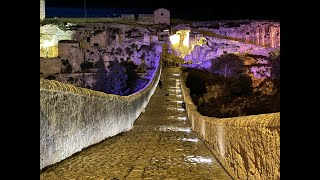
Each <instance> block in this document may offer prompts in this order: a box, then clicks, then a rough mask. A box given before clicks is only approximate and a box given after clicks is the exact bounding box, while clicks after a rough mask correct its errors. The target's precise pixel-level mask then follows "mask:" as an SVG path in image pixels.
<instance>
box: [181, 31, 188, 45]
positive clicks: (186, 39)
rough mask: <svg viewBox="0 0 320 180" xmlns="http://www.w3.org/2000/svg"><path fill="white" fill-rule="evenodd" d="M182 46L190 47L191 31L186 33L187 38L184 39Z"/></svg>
mask: <svg viewBox="0 0 320 180" xmlns="http://www.w3.org/2000/svg"><path fill="white" fill-rule="evenodd" d="M182 44H183V45H184V46H187V47H189V31H187V32H186V36H185V37H184V40H183V42H182Z"/></svg>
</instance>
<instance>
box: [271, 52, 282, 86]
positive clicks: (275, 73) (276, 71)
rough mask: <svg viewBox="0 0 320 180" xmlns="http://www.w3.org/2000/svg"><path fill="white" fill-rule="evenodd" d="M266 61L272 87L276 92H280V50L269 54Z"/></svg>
mask: <svg viewBox="0 0 320 180" xmlns="http://www.w3.org/2000/svg"><path fill="white" fill-rule="evenodd" d="M268 60H269V63H270V66H271V77H272V79H273V82H274V85H275V87H276V89H277V90H280V50H278V51H273V52H271V53H270V56H269V57H268Z"/></svg>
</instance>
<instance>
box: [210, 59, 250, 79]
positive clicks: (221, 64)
mask: <svg viewBox="0 0 320 180" xmlns="http://www.w3.org/2000/svg"><path fill="white" fill-rule="evenodd" d="M209 71H210V72H211V73H213V74H218V75H221V76H225V77H239V76H241V74H243V72H244V68H243V60H241V59H240V57H238V56H237V55H234V54H226V55H222V56H220V57H218V58H216V59H213V60H212V61H211V68H210V70H209Z"/></svg>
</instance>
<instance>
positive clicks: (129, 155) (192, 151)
mask: <svg viewBox="0 0 320 180" xmlns="http://www.w3.org/2000/svg"><path fill="white" fill-rule="evenodd" d="M178 73H179V69H178V68H163V71H162V75H161V81H162V82H163V87H162V89H160V88H159V87H157V89H156V91H155V93H154V95H153V96H152V97H151V99H150V102H149V104H148V105H147V107H146V111H145V112H144V113H142V114H141V115H140V116H139V118H138V119H137V120H136V122H135V124H134V127H133V128H132V129H131V130H130V131H128V132H125V133H121V134H119V135H117V136H114V137H111V138H108V139H107V140H106V141H103V142H101V143H99V144H97V145H94V146H92V147H90V148H87V149H85V150H83V151H81V152H80V153H78V154H77V155H74V156H72V157H70V158H68V159H66V160H64V161H62V162H60V163H58V164H56V165H53V166H52V167H50V168H48V169H47V170H46V171H44V172H42V173H41V174H40V179H42V180H43V179H50V180H51V179H113V180H116V179H168V180H169V179H171V180H172V179H231V178H230V176H229V175H228V174H227V173H226V171H225V170H224V169H223V168H222V167H221V165H220V164H219V163H218V162H217V160H216V159H215V158H214V156H213V155H212V154H211V152H210V151H209V149H208V148H207V147H206V146H205V145H204V144H203V142H202V141H201V140H199V139H198V138H197V136H196V135H195V134H194V133H193V132H192V131H191V129H190V123H189V121H188V119H187V118H186V112H185V111H184V110H183V108H181V107H182V106H181V102H182V96H181V89H180V80H179V74H178Z"/></svg>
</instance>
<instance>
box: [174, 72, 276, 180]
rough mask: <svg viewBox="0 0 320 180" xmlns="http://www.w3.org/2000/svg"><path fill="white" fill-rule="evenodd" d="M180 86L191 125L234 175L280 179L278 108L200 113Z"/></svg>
mask: <svg viewBox="0 0 320 180" xmlns="http://www.w3.org/2000/svg"><path fill="white" fill-rule="evenodd" d="M180 77H181V87H182V93H183V97H184V101H185V103H186V109H187V113H188V118H189V121H190V122H191V124H192V129H193V130H194V131H195V132H196V133H197V134H198V135H199V136H200V138H201V139H202V140H203V141H204V142H205V144H206V145H207V146H208V147H209V148H210V149H211V151H212V152H213V154H214V155H215V156H216V158H217V159H218V160H219V161H220V163H221V164H222V165H223V167H224V168H225V169H226V170H227V171H228V173H229V174H230V175H231V176H232V178H234V179H254V180H257V179H280V112H278V113H270V114H260V115H250V116H241V117H234V118H214V117H207V116H202V115H201V114H200V113H199V112H198V111H197V106H195V105H194V103H193V101H192V99H191V97H190V90H189V88H187V86H186V83H185V81H186V74H183V75H181V76H180Z"/></svg>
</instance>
